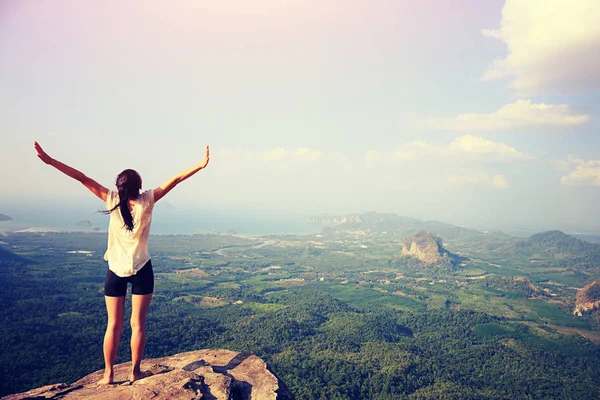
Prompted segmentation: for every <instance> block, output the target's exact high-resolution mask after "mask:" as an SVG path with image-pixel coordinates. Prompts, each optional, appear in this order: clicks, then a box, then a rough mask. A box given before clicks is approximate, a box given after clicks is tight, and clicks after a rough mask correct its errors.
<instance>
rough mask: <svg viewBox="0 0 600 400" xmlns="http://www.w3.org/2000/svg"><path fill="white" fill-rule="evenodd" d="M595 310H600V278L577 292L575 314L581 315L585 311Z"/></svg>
mask: <svg viewBox="0 0 600 400" xmlns="http://www.w3.org/2000/svg"><path fill="white" fill-rule="evenodd" d="M595 310H600V279H599V280H596V281H594V282H592V283H590V284H589V285H587V286H586V287H584V288H583V289H581V290H580V291H579V292H578V293H577V296H576V302H575V311H573V314H574V315H577V316H580V317H581V316H583V314H584V313H586V312H589V311H595Z"/></svg>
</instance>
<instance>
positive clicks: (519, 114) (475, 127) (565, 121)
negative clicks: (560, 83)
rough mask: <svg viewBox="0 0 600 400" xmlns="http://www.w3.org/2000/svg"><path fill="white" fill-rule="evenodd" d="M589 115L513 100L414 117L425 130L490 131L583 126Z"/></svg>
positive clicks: (564, 108) (554, 106) (548, 105)
mask: <svg viewBox="0 0 600 400" xmlns="http://www.w3.org/2000/svg"><path fill="white" fill-rule="evenodd" d="M589 119H590V117H589V115H586V114H580V113H577V112H575V111H573V110H572V109H571V108H570V107H569V106H568V105H567V104H558V105H552V104H544V103H539V104H535V103H532V102H531V100H517V101H516V102H514V103H511V104H507V105H505V106H502V107H501V108H500V109H498V110H497V111H495V112H492V113H487V114H481V113H467V114H460V115H457V116H455V117H417V125H419V126H423V127H425V128H427V129H436V130H437V129H442V130H459V131H468V130H470V131H490V130H509V129H519V128H535V127H572V126H579V125H583V124H585V123H586V122H588V121H589Z"/></svg>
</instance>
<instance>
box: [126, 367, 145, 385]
mask: <svg viewBox="0 0 600 400" xmlns="http://www.w3.org/2000/svg"><path fill="white" fill-rule="evenodd" d="M147 376H148V374H147V373H146V372H142V371H141V370H140V369H134V370H133V371H131V375H129V382H131V383H133V382H135V381H137V380H140V379H142V378H145V377H147Z"/></svg>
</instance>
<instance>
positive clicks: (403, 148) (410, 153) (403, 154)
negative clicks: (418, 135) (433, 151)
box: [394, 142, 429, 160]
mask: <svg viewBox="0 0 600 400" xmlns="http://www.w3.org/2000/svg"><path fill="white" fill-rule="evenodd" d="M428 148H429V146H428V145H427V143H425V142H410V143H405V144H403V145H400V146H399V147H398V149H397V150H396V152H395V153H394V156H395V157H396V158H397V159H398V160H416V159H417V157H418V155H419V153H422V152H424V151H427V149H428Z"/></svg>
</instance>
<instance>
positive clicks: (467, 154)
mask: <svg viewBox="0 0 600 400" xmlns="http://www.w3.org/2000/svg"><path fill="white" fill-rule="evenodd" d="M432 158H435V159H448V160H452V161H455V160H456V159H460V160H463V161H478V162H481V161H515V160H533V159H534V158H535V157H533V156H531V155H529V154H527V153H521V152H519V151H518V150H517V149H515V148H514V147H511V146H509V145H507V144H504V143H500V142H494V141H492V140H487V139H484V138H482V137H479V136H474V135H463V136H459V137H457V138H456V139H454V140H453V141H452V142H450V143H426V142H409V143H404V144H401V145H399V146H398V147H397V149H396V151H395V152H394V154H393V155H390V154H388V153H386V152H381V151H378V150H369V151H368V152H367V153H366V154H365V156H364V160H365V165H367V166H372V165H375V164H377V163H383V162H398V161H415V160H425V159H432Z"/></svg>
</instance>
